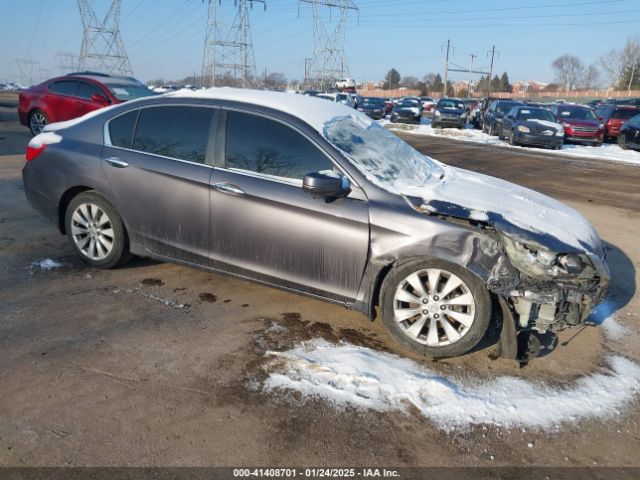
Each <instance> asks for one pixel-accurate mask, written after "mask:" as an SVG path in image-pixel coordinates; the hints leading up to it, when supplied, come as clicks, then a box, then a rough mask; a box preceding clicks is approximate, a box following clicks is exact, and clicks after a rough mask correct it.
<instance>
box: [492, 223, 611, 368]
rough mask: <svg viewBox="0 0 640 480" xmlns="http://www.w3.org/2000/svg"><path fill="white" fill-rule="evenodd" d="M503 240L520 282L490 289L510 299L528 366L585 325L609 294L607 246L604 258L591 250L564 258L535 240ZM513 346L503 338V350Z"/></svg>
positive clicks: (521, 355) (520, 357)
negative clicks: (563, 336) (559, 338)
mask: <svg viewBox="0 0 640 480" xmlns="http://www.w3.org/2000/svg"><path fill="white" fill-rule="evenodd" d="M499 235H500V238H501V243H502V245H503V246H504V250H505V253H506V256H507V258H508V259H509V262H510V263H511V265H512V266H513V267H514V268H515V269H516V270H517V271H518V279H519V282H518V284H516V285H509V286H508V288H499V285H489V287H490V289H491V290H492V291H494V293H497V294H499V295H501V296H502V297H503V298H504V299H506V300H507V302H508V306H509V308H510V309H511V313H512V315H511V317H512V318H511V319H509V320H510V321H513V322H514V323H515V329H514V330H515V332H516V335H517V337H518V338H517V339H516V340H515V341H517V345H518V349H517V350H518V353H517V356H516V359H517V360H519V361H527V360H528V359H529V358H531V357H534V356H536V355H538V354H539V353H540V352H541V351H542V350H544V349H545V348H552V343H553V341H554V340H555V335H556V334H557V332H559V331H562V330H564V329H565V328H568V327H574V326H577V325H580V324H584V323H585V321H586V320H587V318H588V317H589V314H590V313H591V311H592V310H593V308H594V307H595V306H596V305H597V304H598V303H599V302H600V301H601V300H602V299H603V298H604V297H605V295H606V293H607V289H608V286H609V280H610V274H609V269H608V267H607V264H606V258H605V253H604V249H603V248H602V247H600V250H601V252H600V254H599V255H596V254H595V253H592V252H589V251H587V250H585V251H584V252H571V253H564V252H562V251H554V250H552V249H550V248H548V247H547V246H545V245H543V244H541V243H537V242H535V241H533V240H531V239H530V238H529V239H522V238H518V237H515V236H513V235H512V234H506V233H503V232H499ZM489 283H491V282H489ZM492 287H493V288H492ZM503 310H504V309H503ZM504 321H505V322H506V321H507V318H505V319H504ZM508 334H509V329H508V328H507V329H503V335H508ZM509 341H514V340H513V339H506V338H501V344H500V346H501V348H504V347H505V343H506V342H509ZM509 350H510V351H512V350H513V349H512V348H511V349H509ZM501 353H502V354H504V352H501Z"/></svg>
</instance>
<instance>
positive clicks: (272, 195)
mask: <svg viewBox="0 0 640 480" xmlns="http://www.w3.org/2000/svg"><path fill="white" fill-rule="evenodd" d="M226 120H227V131H226V148H225V165H224V167H221V168H215V170H214V172H213V175H212V177H211V208H212V215H211V219H212V222H211V261H212V265H213V266H215V267H217V268H223V269H226V270H230V271H234V272H235V273H238V274H245V275H247V276H252V277H257V278H259V279H262V280H264V281H267V282H271V283H275V284H278V285H280V286H283V287H286V288H291V289H296V290H302V291H305V292H307V293H311V294H315V295H318V296H322V297H328V298H332V299H335V300H339V301H344V302H349V301H351V300H352V299H354V298H355V297H356V296H357V292H358V288H359V286H360V281H361V279H362V275H363V272H364V268H365V264H366V261H367V257H368V250H369V213H368V204H367V201H366V197H365V196H364V194H363V193H362V192H361V191H356V192H353V193H352V195H350V196H349V197H347V198H341V199H336V200H333V201H328V200H326V199H324V198H313V197H311V196H310V195H308V194H307V193H305V192H304V191H303V190H302V178H303V177H304V175H305V174H307V173H311V172H317V171H323V170H333V171H335V172H339V168H338V167H337V166H336V165H335V164H334V163H333V162H332V160H331V159H330V158H329V157H328V156H327V155H326V154H325V153H324V152H323V151H322V150H321V149H320V148H319V147H318V146H317V145H316V144H315V143H313V142H312V141H311V140H310V139H309V138H307V137H306V136H304V135H302V134H301V133H300V132H298V131H297V130H294V129H293V128H291V127H290V126H287V125H285V124H283V123H280V122H279V121H276V120H273V119H270V118H266V117H264V116H259V115H254V114H248V113H241V112H235V111H229V112H227V114H226Z"/></svg>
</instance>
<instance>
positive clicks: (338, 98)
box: [336, 93, 349, 102]
mask: <svg viewBox="0 0 640 480" xmlns="http://www.w3.org/2000/svg"><path fill="white" fill-rule="evenodd" d="M336 98H337V100H338V101H339V102H343V101H345V100H347V99H348V98H349V97H347V96H346V95H345V94H344V93H339V94H338V95H336Z"/></svg>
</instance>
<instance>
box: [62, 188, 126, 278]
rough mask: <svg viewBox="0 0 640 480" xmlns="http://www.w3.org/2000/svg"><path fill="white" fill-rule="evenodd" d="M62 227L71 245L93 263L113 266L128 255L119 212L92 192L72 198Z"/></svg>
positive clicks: (105, 266)
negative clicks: (64, 228)
mask: <svg viewBox="0 0 640 480" xmlns="http://www.w3.org/2000/svg"><path fill="white" fill-rule="evenodd" d="M65 227H66V232H67V236H68V237H69V241H70V242H71V246H72V247H73V249H74V250H75V251H76V253H77V254H78V255H79V256H80V258H82V260H84V261H85V262H86V263H88V264H89V265H91V266H92V267H96V268H113V267H115V266H118V265H122V264H124V263H125V262H127V261H128V260H129V259H130V258H131V254H130V253H129V244H128V239H127V235H126V232H125V229H124V225H123V223H122V220H121V219H120V216H119V215H118V213H117V212H116V210H115V208H113V206H112V205H111V204H110V203H109V202H108V201H107V200H106V199H105V198H104V197H102V196H101V195H99V194H97V193H95V192H84V193H81V194H80V195H78V196H76V197H75V198H73V200H71V202H70V203H69V206H68V207H67V211H66V215H65Z"/></svg>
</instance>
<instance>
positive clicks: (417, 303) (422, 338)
mask: <svg viewBox="0 0 640 480" xmlns="http://www.w3.org/2000/svg"><path fill="white" fill-rule="evenodd" d="M382 311H383V319H384V322H385V325H386V327H387V328H388V329H389V331H390V332H391V334H392V335H393V336H394V338H395V339H396V340H398V341H399V342H400V343H401V344H402V345H403V346H405V347H408V348H409V349H411V350H412V351H414V352H416V353H419V354H422V355H424V356H428V357H434V358H438V357H451V356H458V355H462V354H464V353H466V352H468V351H469V350H471V349H472V348H473V347H475V346H476V345H477V344H478V343H479V342H480V340H481V339H482V337H483V336H484V335H485V333H486V331H487V329H488V327H489V323H490V319H491V299H490V297H489V292H488V291H487V289H486V288H485V286H484V284H483V283H482V282H480V280H479V279H478V278H477V277H476V276H475V275H474V274H472V273H471V272H469V271H468V270H466V269H464V268H463V267H460V266H459V265H455V264H452V263H449V262H445V261H443V260H437V259H433V260H425V261H415V262H410V263H407V264H405V265H402V266H400V267H398V268H396V269H394V270H392V272H390V273H389V275H388V276H387V278H386V279H385V282H384V285H383V290H382Z"/></svg>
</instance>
